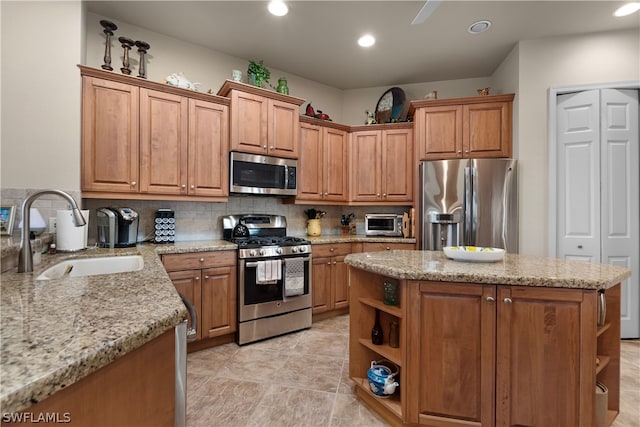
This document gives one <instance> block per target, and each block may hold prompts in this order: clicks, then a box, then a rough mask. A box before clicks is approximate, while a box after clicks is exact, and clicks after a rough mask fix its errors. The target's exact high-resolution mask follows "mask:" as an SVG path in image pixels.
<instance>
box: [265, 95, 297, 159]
mask: <svg viewBox="0 0 640 427" xmlns="http://www.w3.org/2000/svg"><path fill="white" fill-rule="evenodd" d="M268 108H269V122H268V130H267V134H268V135H269V137H268V138H269V139H268V140H269V150H268V151H269V155H270V156H276V157H289V158H292V159H297V158H298V152H299V148H298V146H299V144H300V112H299V110H298V106H297V105H295V104H289V103H288V102H282V101H278V100H275V99H270V100H269V101H268Z"/></svg>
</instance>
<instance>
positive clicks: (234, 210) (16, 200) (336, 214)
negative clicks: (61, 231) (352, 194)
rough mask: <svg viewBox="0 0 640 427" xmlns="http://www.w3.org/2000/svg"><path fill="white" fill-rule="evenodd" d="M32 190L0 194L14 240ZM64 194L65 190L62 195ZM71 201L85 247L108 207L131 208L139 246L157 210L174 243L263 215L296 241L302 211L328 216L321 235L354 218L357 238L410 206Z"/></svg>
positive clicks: (49, 204) (47, 212) (52, 212)
mask: <svg viewBox="0 0 640 427" xmlns="http://www.w3.org/2000/svg"><path fill="white" fill-rule="evenodd" d="M35 191H38V190H36V189H4V188H3V189H2V193H1V201H2V206H11V205H15V206H16V207H17V210H18V213H17V217H16V221H15V226H14V230H13V234H14V235H17V234H19V229H18V223H19V221H20V218H19V216H20V212H19V210H20V206H21V205H22V202H23V201H24V199H25V198H26V197H27V195H29V194H31V193H33V192H35ZM65 191H66V190H65ZM67 192H68V193H69V194H71V196H73V198H74V199H75V200H77V201H79V202H81V205H82V209H89V210H90V211H91V212H90V217H89V238H88V240H89V242H90V243H91V242H95V240H96V238H97V233H98V232H97V226H96V209H98V208H101V207H106V206H115V207H129V208H131V209H134V210H135V211H137V212H138V214H139V215H140V223H139V229H138V240H139V241H143V240H147V239H151V238H153V233H154V219H155V213H156V211H157V210H158V209H161V208H167V209H171V210H173V211H174V212H175V218H176V241H188V240H211V239H214V240H216V239H221V238H222V220H221V217H222V216H224V215H234V214H248V213H267V214H276V215H284V216H285V217H286V218H287V233H288V234H289V235H294V236H304V235H305V234H306V223H307V217H306V215H305V213H304V211H305V210H306V209H309V208H315V209H316V210H323V211H325V212H326V213H327V214H326V216H325V217H324V218H322V235H334V234H340V216H341V215H344V214H349V213H352V212H353V213H354V214H355V217H356V227H357V230H358V232H362V230H363V224H364V215H365V213H369V212H375V213H398V214H401V213H402V212H404V211H407V210H409V209H410V206H357V207H356V206H323V205H320V204H318V205H294V204H287V203H283V201H284V199H282V198H279V197H268V196H230V197H229V201H228V202H227V203H212V202H176V201H153V200H124V199H123V200H106V199H81V192H79V191H67ZM33 207H37V208H38V210H39V211H40V213H41V214H42V216H43V217H44V218H45V220H47V219H48V218H49V217H55V216H56V210H58V209H67V203H66V202H65V201H64V200H63V199H61V198H59V197H57V196H49V195H47V196H43V197H42V198H41V199H38V200H36V202H34V204H33Z"/></svg>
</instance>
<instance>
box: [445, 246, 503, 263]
mask: <svg viewBox="0 0 640 427" xmlns="http://www.w3.org/2000/svg"><path fill="white" fill-rule="evenodd" d="M442 250H443V251H444V254H445V255H446V256H447V257H448V258H451V259H452V260H455V261H471V262H495V261H500V260H501V259H502V258H504V253H505V251H504V249H500V248H485V247H482V246H446V247H444V248H442Z"/></svg>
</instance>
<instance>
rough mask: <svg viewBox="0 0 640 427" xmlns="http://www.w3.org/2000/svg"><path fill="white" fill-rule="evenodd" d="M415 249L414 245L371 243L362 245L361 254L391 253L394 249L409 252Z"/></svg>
mask: <svg viewBox="0 0 640 427" xmlns="http://www.w3.org/2000/svg"><path fill="white" fill-rule="evenodd" d="M415 248H416V245H415V244H414V243H383V242H371V243H363V244H362V250H361V252H378V251H391V250H395V249H401V250H407V251H410V250H413V249H415Z"/></svg>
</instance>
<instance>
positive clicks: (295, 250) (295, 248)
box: [291, 246, 298, 254]
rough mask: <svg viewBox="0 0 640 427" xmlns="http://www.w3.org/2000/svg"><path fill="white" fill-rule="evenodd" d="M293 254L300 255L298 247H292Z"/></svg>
mask: <svg viewBox="0 0 640 427" xmlns="http://www.w3.org/2000/svg"><path fill="white" fill-rule="evenodd" d="M291 252H293V253H294V254H296V253H298V247H297V246H294V247H292V248H291Z"/></svg>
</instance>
